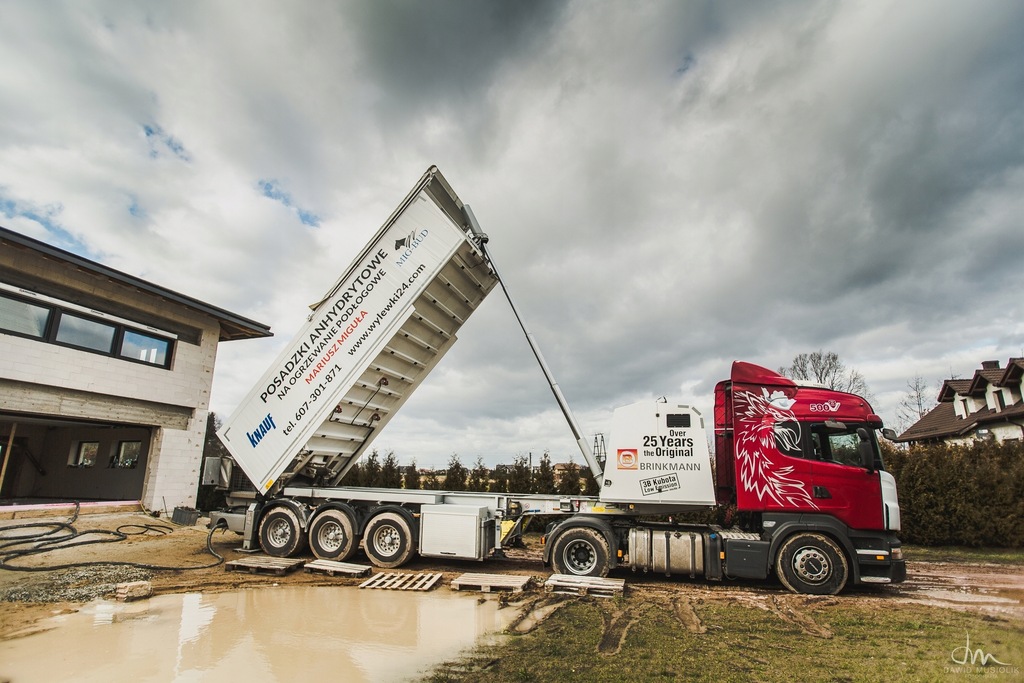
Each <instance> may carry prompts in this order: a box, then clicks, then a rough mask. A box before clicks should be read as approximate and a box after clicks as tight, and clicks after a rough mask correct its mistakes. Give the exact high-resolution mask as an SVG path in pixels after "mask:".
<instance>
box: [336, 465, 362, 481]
mask: <svg viewBox="0 0 1024 683" xmlns="http://www.w3.org/2000/svg"><path fill="white" fill-rule="evenodd" d="M341 483H342V484H343V485H345V486H365V485H366V484H364V483H363V468H362V466H361V465H360V464H359V463H356V464H355V465H353V466H352V469H350V470H349V471H348V474H346V475H345V478H344V479H342V480H341Z"/></svg>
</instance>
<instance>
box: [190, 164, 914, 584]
mask: <svg viewBox="0 0 1024 683" xmlns="http://www.w3.org/2000/svg"><path fill="white" fill-rule="evenodd" d="M487 242H488V239H487V236H486V235H485V234H484V233H483V232H482V231H481V230H480V228H479V226H478V224H477V222H476V218H475V217H474V215H473V212H472V210H471V209H470V208H469V206H468V205H464V204H463V203H462V201H461V200H460V199H459V198H458V196H457V195H456V194H455V192H454V191H453V190H452V188H451V186H450V185H449V184H448V182H447V181H446V180H445V179H444V177H443V176H442V175H441V173H440V172H439V171H438V169H437V168H436V167H432V168H430V169H429V170H428V171H427V172H426V173H425V174H424V176H423V177H422V178H421V179H420V181H419V182H418V183H417V184H416V186H415V187H414V188H413V190H412V191H411V192H410V193H409V194H408V196H406V198H405V199H404V200H403V202H402V203H401V204H400V205H399V207H398V208H397V209H396V210H395V211H394V213H392V215H391V216H390V217H389V218H388V220H387V221H386V222H385V223H384V225H383V226H382V227H381V229H380V230H379V231H378V232H377V234H376V235H375V236H374V237H373V239H371V240H370V242H369V244H368V245H367V246H366V247H365V248H364V249H363V250H362V252H360V253H359V255H358V256H357V257H356V258H355V260H354V261H353V262H352V264H351V266H350V267H349V268H348V269H347V270H346V271H345V273H344V274H343V275H342V277H341V278H339V279H338V281H337V282H336V283H335V285H334V286H333V287H332V288H331V289H330V290H329V291H328V293H327V294H326V295H325V296H324V298H323V299H322V300H321V301H320V302H319V303H318V304H317V305H315V306H314V307H313V312H312V313H311V314H310V316H309V319H308V322H307V324H306V325H305V326H304V327H303V328H302V329H301V330H300V331H299V332H298V334H297V335H296V336H295V338H294V339H293V340H292V342H291V344H290V345H289V346H288V347H287V348H286V349H285V350H284V351H283V352H282V353H281V355H280V356H279V357H278V358H277V360H275V361H274V363H272V364H271V366H270V367H269V368H268V369H267V371H266V372H265V373H264V374H263V376H262V377H260V378H259V379H258V380H257V381H256V382H255V383H254V386H253V389H252V390H251V391H250V392H249V394H248V395H247V396H246V398H245V399H244V400H243V401H242V403H241V405H240V406H239V407H238V408H237V409H236V411H235V412H234V413H233V414H232V415H231V416H230V417H229V418H228V419H227V420H226V421H225V423H224V425H223V427H222V428H221V430H220V431H219V432H218V434H219V436H220V438H221V440H222V441H223V442H224V445H225V446H226V447H227V449H228V451H229V452H230V453H231V458H230V459H229V460H226V461H224V462H221V461H219V460H217V459H210V460H211V461H213V462H210V461H208V462H207V463H206V474H205V477H206V481H208V482H214V481H216V482H219V483H221V484H222V485H224V486H226V487H227V486H229V482H230V481H231V480H232V479H235V480H236V481H237V480H238V479H239V477H237V476H234V477H233V476H232V474H233V468H234V467H236V466H237V467H238V468H240V469H241V471H242V472H244V474H245V477H246V478H247V479H248V481H249V482H251V484H252V486H251V487H244V486H243V487H236V490H234V491H230V492H229V493H228V494H227V498H226V500H227V502H228V509H226V510H223V511H219V512H214V513H213V514H212V515H211V525H216V524H224V525H227V527H228V528H230V529H232V530H234V531H237V532H239V533H241V534H242V535H243V547H244V548H245V549H249V550H255V549H256V548H257V547H260V548H262V549H263V551H264V552H266V553H268V554H270V555H274V556H290V555H294V554H297V553H300V552H302V551H304V550H305V549H306V547H307V545H308V547H309V549H310V550H311V551H312V553H313V554H314V555H315V556H317V557H318V558H321V559H328V560H337V561H344V560H347V559H349V558H351V557H352V556H353V555H354V554H355V553H356V552H358V551H359V550H360V549H362V550H363V551H364V552H365V554H366V556H367V557H368V558H369V560H370V561H371V562H372V563H373V564H375V565H377V566H379V567H385V568H392V567H397V566H400V565H402V564H404V563H406V562H408V561H409V560H410V559H411V558H412V557H413V556H414V555H416V554H419V555H422V556H426V557H442V558H444V557H450V558H460V559H472V560H484V559H486V558H488V557H491V556H494V555H500V554H501V551H502V548H503V546H505V545H507V543H508V539H510V538H514V537H515V536H516V534H517V533H518V531H519V530H520V529H521V525H522V523H523V521H524V520H526V519H528V518H529V517H531V516H533V515H553V516H556V517H555V518H556V519H557V520H558V521H557V522H555V523H553V524H551V525H549V528H548V531H547V533H546V534H545V547H544V562H545V564H547V565H551V566H553V568H554V570H555V571H557V572H559V573H563V574H576V575H584V576H606V575H607V574H608V572H609V571H612V570H614V569H617V568H630V569H633V570H640V571H645V572H646V571H655V572H660V573H665V574H669V575H684V576H690V577H704V578H707V579H710V580H722V579H734V578H747V579H765V578H768V577H770V576H771V575H772V574H775V575H776V576H777V577H778V578H779V579H780V580H781V581H782V583H783V584H785V585H786V586H787V587H788V588H790V589H791V590H793V591H796V592H801V593H814V594H834V593H837V592H839V591H840V590H842V589H843V587H844V586H846V585H848V584H882V583H895V582H900V581H903V580H904V579H905V577H906V565H905V563H904V561H903V556H902V546H901V543H900V541H899V539H898V538H897V536H896V532H897V531H899V529H900V512H899V504H898V502H897V497H896V484H895V481H894V479H893V477H892V476H891V475H890V474H889V473H887V472H886V471H885V470H884V469H883V463H882V459H881V455H880V452H879V448H878V441H877V438H878V436H877V433H878V432H879V431H880V430H881V429H882V421H881V419H880V418H879V417H878V416H877V415H876V414H874V412H873V411H872V409H871V406H870V405H869V404H868V402H867V401H866V400H864V399H863V398H861V397H859V396H856V395H853V394H848V393H843V392H838V391H832V390H829V389H826V388H823V387H820V386H809V385H805V384H800V383H797V382H794V381H793V380H791V379H788V378H786V377H783V376H780V375H779V374H777V373H774V372H772V371H770V370H767V369H765V368H761V367H758V366H756V365H752V364H749V363H742V362H736V363H734V364H733V367H732V374H731V376H730V377H729V379H727V380H724V381H722V382H720V383H719V384H718V386H717V387H716V389H715V412H714V421H715V423H714V435H715V436H714V442H715V444H714V445H715V456H714V461H712V458H711V455H710V453H709V448H708V438H707V432H706V431H705V424H704V417H703V415H702V414H701V413H700V412H699V411H698V410H697V409H695V408H693V407H690V406H685V405H674V404H670V403H666V402H663V401H642V402H639V403H634V404H632V405H628V406H623V407H620V408H618V409H617V410H615V412H614V415H613V419H612V424H611V436H610V440H609V446H608V456H607V457H606V458H603V459H601V458H598V457H595V455H594V453H593V452H592V451H591V448H590V446H589V444H588V442H587V440H586V439H584V438H583V436H582V434H581V431H580V428H579V425H578V424H577V422H576V419H575V418H574V417H573V414H572V411H571V410H570V409H569V406H568V404H567V402H566V401H565V398H564V396H563V394H562V392H561V389H560V388H559V386H558V384H557V383H556V382H555V381H554V379H553V377H552V375H551V372H550V369H549V368H548V366H547V363H546V362H545V361H544V358H543V356H542V355H541V353H540V350H539V348H538V347H537V344H536V341H535V340H534V338H533V335H531V334H530V333H529V331H528V330H527V329H526V326H525V325H524V324H523V323H522V318H521V316H520V315H519V311H518V309H517V308H516V305H515V303H514V301H513V300H512V298H511V296H509V293H508V290H507V289H505V288H504V285H503V283H502V282H501V278H500V276H499V275H498V271H497V268H496V266H495V264H494V261H493V259H492V258H491V256H490V254H489V253H488V251H487V248H486V244H487ZM498 284H502V289H503V291H504V292H505V295H506V297H507V298H508V301H509V304H510V305H511V306H512V310H513V312H514V313H515V314H516V318H517V319H518V320H519V322H520V325H522V327H523V331H524V333H525V334H526V338H527V341H528V343H529V344H530V346H531V349H532V350H533V351H534V353H535V355H536V357H537V360H538V362H539V363H540V366H541V369H542V371H543V372H544V375H545V377H546V378H547V380H548V383H549V386H550V387H551V390H552V392H553V394H554V396H555V399H556V401H557V402H558V405H559V406H560V408H561V409H562V411H563V414H564V415H565V417H566V420H567V422H568V424H569V427H570V430H571V431H572V433H573V435H574V437H575V439H576V441H577V444H578V445H579V448H580V451H581V452H582V454H583V457H584V459H585V461H586V463H587V466H588V467H589V469H590V471H591V473H592V474H593V475H594V477H595V478H596V479H597V481H598V482H599V483H600V494H599V495H598V496H596V497H588V496H582V495H580V496H559V495H531V494H519V493H483V492H479V493H476V492H451V491H419V490H405V489H380V488H360V487H346V486H343V485H342V480H343V479H344V477H345V474H346V473H347V472H348V471H349V470H350V469H351V467H352V466H353V465H354V464H355V463H356V462H357V461H358V460H359V458H360V457H361V456H362V455H363V454H364V453H366V451H367V448H368V447H369V445H370V443H371V442H372V440H373V439H374V437H375V436H376V434H377V433H378V432H379V431H380V430H381V429H382V428H383V427H384V426H385V425H386V424H387V422H388V420H389V419H390V418H391V417H392V416H393V415H394V414H395V412H396V411H397V410H398V409H399V408H401V406H402V405H403V404H404V402H405V401H406V399H408V397H409V396H410V394H411V393H412V392H413V391H414V390H415V389H416V387H417V386H419V385H420V384H421V383H422V382H423V380H424V379H425V377H426V376H427V375H428V374H429V372H430V371H431V370H432V369H433V367H434V366H435V365H436V364H437V362H438V361H439V360H440V359H441V357H442V356H443V355H444V353H446V352H447V351H448V349H449V348H451V346H452V344H454V343H455V339H456V337H455V334H456V332H457V331H458V330H459V329H460V328H461V327H462V325H463V324H464V323H465V322H466V320H467V319H468V317H469V316H470V314H472V312H473V311H474V310H475V309H476V308H477V307H478V306H479V305H480V303H481V302H482V301H483V300H484V298H485V297H486V296H487V295H488V293H489V292H490V291H492V290H493V289H494V287H495V286H496V285H498ZM886 431H888V430H886ZM716 506H731V507H733V508H734V509H735V515H734V516H735V522H736V526H734V527H733V528H729V529H723V528H719V527H717V526H700V525H691V524H680V523H674V522H671V521H666V522H651V521H645V520H649V519H651V518H654V519H671V517H672V516H673V515H679V514H680V513H684V512H689V511H694V510H706V509H708V508H712V507H716Z"/></svg>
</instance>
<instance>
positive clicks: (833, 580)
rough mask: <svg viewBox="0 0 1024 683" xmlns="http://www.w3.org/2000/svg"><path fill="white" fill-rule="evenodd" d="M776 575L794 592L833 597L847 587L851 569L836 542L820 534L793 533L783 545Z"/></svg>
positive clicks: (776, 565) (776, 567)
mask: <svg viewBox="0 0 1024 683" xmlns="http://www.w3.org/2000/svg"><path fill="white" fill-rule="evenodd" d="M775 573H776V574H777V575H778V577H779V580H780V581H782V583H783V585H784V586H786V588H788V589H789V590H791V591H793V592H794V593H809V594H811V595H835V594H836V593H838V592H839V591H841V590H843V587H844V586H846V578H847V576H849V573H850V568H849V565H848V563H847V561H846V555H844V554H843V550H842V548H840V547H839V546H838V545H836V543H835V541H833V540H832V539H831V538H828V537H827V536H823V535H822V534H796V535H795V536H792V537H790V538H788V539H786V541H785V543H783V544H782V548H781V549H780V550H779V557H778V559H777V560H776V561H775Z"/></svg>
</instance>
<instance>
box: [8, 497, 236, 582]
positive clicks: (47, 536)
mask: <svg viewBox="0 0 1024 683" xmlns="http://www.w3.org/2000/svg"><path fill="white" fill-rule="evenodd" d="M79 509H80V506H79V505H78V504H77V503H76V504H75V513H74V515H73V516H72V518H71V519H70V520H69V521H67V522H32V523H29V524H17V525H13V526H8V527H3V528H0V534H4V533H6V532H8V531H11V530H16V529H46V531H43V532H41V533H36V534H25V535H16V536H14V537H13V538H11V539H10V540H8V541H7V542H6V543H0V569H8V570H10V571H18V572H50V571H55V570H59V569H73V568H76V567H96V566H119V567H137V568H139V569H149V570H153V571H187V570H190V569H210V568H211V567H216V566H218V565H220V564H222V563H223V562H224V557H223V556H221V555H220V554H218V553H217V551H215V550H214V549H213V532H215V531H217V530H218V529H221V530H226V529H227V524H226V523H225V521H224V520H220V521H219V522H218V523H217V525H216V526H214V527H213V528H211V529H210V533H209V534H207V535H206V550H207V552H209V553H210V554H211V555H213V556H214V557H215V558H217V561H216V562H213V563H211V564H204V565H197V566H187V567H171V566H165V565H158V564H146V563H144V562H120V561H106V560H97V561H94V562H72V563H68V564H59V565H53V566H49V567H19V566H16V565H12V564H10V561H11V560H15V559H17V558H20V557H29V556H31V555H40V554H42V553H48V552H51V551H54V550H62V549H65V548H76V547H78V546H83V545H91V544H93V543H116V542H118V541H123V540H126V539H127V538H128V536H129V535H132V536H137V535H143V534H149V533H154V534H159V535H166V534H169V533H171V532H172V531H174V529H173V528H171V527H169V526H167V525H164V524H123V525H121V526H119V527H118V528H117V529H116V530H114V531H110V530H108V529H90V530H87V531H81V532H80V531H78V530H77V529H76V528H75V527H74V526H73V523H74V521H75V520H77V519H78V512H79ZM126 529H140V531H130V532H129V531H126ZM61 531H63V532H65V533H64V534H63V535H60V536H54V535H55V534H58V533H59V532H61ZM89 535H93V536H97V537H98V538H94V539H91V540H86V541H77V542H72V541H76V540H77V539H81V538H85V537H86V536H89ZM51 536H52V537H51ZM28 544H31V547H29V548H23V549H20V550H19V549H15V548H17V546H23V545H28Z"/></svg>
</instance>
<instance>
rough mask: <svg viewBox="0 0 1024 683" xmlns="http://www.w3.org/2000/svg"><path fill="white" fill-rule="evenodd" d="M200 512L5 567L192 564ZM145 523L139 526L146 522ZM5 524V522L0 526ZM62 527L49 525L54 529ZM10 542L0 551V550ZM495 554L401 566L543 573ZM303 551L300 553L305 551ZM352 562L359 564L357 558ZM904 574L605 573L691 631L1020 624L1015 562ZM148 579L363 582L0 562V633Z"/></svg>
mask: <svg viewBox="0 0 1024 683" xmlns="http://www.w3.org/2000/svg"><path fill="white" fill-rule="evenodd" d="M33 521H35V522H46V523H52V522H53V521H54V520H53V519H52V518H51V519H45V520H15V521H0V546H2V545H3V544H5V543H9V542H10V540H11V539H12V538H14V537H15V536H21V535H24V534H28V533H40V532H45V531H48V530H49V528H47V527H37V528H30V529H20V530H14V529H10V527H11V525H21V524H26V523H30V522H33ZM205 521H206V520H205V519H200V520H199V522H198V524H197V525H196V526H190V527H185V526H178V525H175V524H172V523H171V522H170V521H169V520H166V519H154V518H151V517H148V516H146V515H143V514H128V513H125V514H107V515H88V516H82V517H81V518H79V519H78V520H77V521H76V522H75V524H74V526H75V528H76V529H77V530H78V532H79V533H80V534H81V535H80V536H78V537H77V538H76V539H74V541H72V542H75V543H81V542H84V541H90V540H105V541H106V540H109V541H115V542H104V543H93V544H89V545H79V546H78V547H72V548H65V549H59V550H54V551H52V552H48V553H45V554H43V555H32V556H26V557H19V558H13V559H10V560H9V561H8V565H9V566H17V567H31V568H42V567H54V566H57V565H70V564H78V563H89V562H94V563H111V562H118V563H143V564H147V565H161V566H166V567H199V566H205V565H210V564H212V563H214V562H216V561H217V560H216V558H214V557H213V556H212V555H210V554H209V553H208V551H207V536H208V531H207V529H206V528H205V526H204V524H205ZM147 525H148V526H147ZM5 529H6V530H5ZM101 529H102V530H107V531H110V530H116V529H120V530H121V532H122V533H124V534H126V535H127V537H126V538H125V539H123V540H115V537H113V536H109V535H100V534H88V533H86V532H87V531H90V530H101ZM60 533H64V532H62V531H55V532H54V535H55V536H56V535H58V534H60ZM211 545H212V548H213V550H214V551H216V552H217V553H219V554H220V555H222V556H223V557H224V558H225V560H227V561H230V560H235V559H239V558H242V557H248V556H250V554H248V553H242V552H240V548H241V539H240V537H239V536H238V535H236V534H232V533H230V532H228V533H225V532H222V531H217V532H215V533H214V534H213V536H212V543H211ZM10 549H11V548H10V547H7V548H6V549H5V550H4V552H7V551H9V550H10ZM506 552H507V555H508V557H507V558H506V559H500V560H498V559H493V560H489V561H487V562H484V563H478V562H458V561H439V560H432V559H423V558H417V559H416V560H414V561H413V562H412V563H410V564H409V565H406V566H405V567H403V568H402V569H401V570H398V571H403V572H441V573H443V579H442V585H448V584H449V583H450V581H451V580H452V579H454V578H456V577H457V576H459V575H460V574H462V573H465V572H485V573H490V574H499V573H508V574H523V575H532V576H534V577H536V580H535V581H534V586H535V587H537V586H540V585H542V584H543V580H544V578H546V577H547V576H548V575H549V574H550V573H551V572H550V571H549V570H547V569H546V568H545V567H544V566H543V565H542V564H541V562H540V554H541V547H540V545H539V543H538V542H537V541H536V540H534V541H532V542H528V545H527V547H526V548H522V549H519V548H513V549H509V550H507V551H506ZM310 559H312V558H310ZM353 562H357V563H363V564H368V562H367V561H366V559H365V557H363V556H362V555H361V554H360V555H357V556H356V557H355V558H354V559H353ZM908 574H909V577H908V580H907V582H906V583H904V584H900V585H896V586H884V587H871V588H854V589H848V590H847V591H845V592H844V593H843V594H842V595H839V596H836V597H815V596H800V595H794V594H792V593H789V592H788V591H786V590H785V589H783V588H782V587H781V586H780V585H779V584H778V583H773V582H750V583H745V582H725V583H709V582H705V581H701V580H691V579H686V578H682V579H681V578H677V577H672V578H666V577H663V576H655V575H650V574H642V573H633V572H630V571H628V570H626V571H622V570H620V571H617V572H615V573H613V576H614V577H619V578H625V579H626V581H627V586H628V592H627V597H628V599H629V601H630V602H633V601H647V602H651V603H656V604H660V605H663V606H664V607H666V608H667V609H671V610H673V611H674V612H675V614H676V616H677V618H678V619H679V621H680V622H681V623H682V624H683V625H684V626H685V627H686V628H687V629H689V630H692V631H693V632H695V633H701V632H703V629H704V628H705V627H704V625H703V624H702V623H701V621H700V619H699V618H698V617H697V613H696V612H695V610H694V607H693V606H694V605H697V604H705V603H708V602H719V601H721V602H726V603H733V604H740V605H744V606H747V607H750V608H754V609H759V610H766V611H768V612H771V613H773V614H774V615H775V616H777V617H778V618H780V619H783V620H784V621H787V622H789V623H792V624H794V625H795V626H797V627H799V628H800V629H801V630H803V631H805V632H806V633H808V634H811V635H818V636H824V637H828V635H829V634H827V633H823V632H822V630H823V629H824V630H827V627H825V626H821V625H818V624H817V623H815V621H814V619H813V618H812V617H811V616H810V611H811V610H810V608H811V607H813V606H816V605H821V604H822V602H823V601H828V602H829V603H830V604H831V603H833V602H834V603H842V602H843V601H848V600H850V601H859V604H861V605H863V602H862V601H865V600H869V601H878V602H879V603H880V604H879V609H884V608H886V607H891V606H898V604H899V603H918V604H927V605H932V606H938V607H943V608H948V609H955V610H966V611H971V612H974V613H980V614H985V615H990V616H999V617H1005V618H1009V619H1012V620H1015V621H1020V622H1021V623H1024V575H1022V573H1021V572H1020V570H1019V567H1018V566H1015V565H998V564H987V563H969V562H934V561H929V562H915V561H913V558H912V557H911V561H910V562H909V563H908ZM135 580H148V581H150V582H151V583H152V587H153V591H154V593H157V594H161V593H183V592H195V591H201V592H218V591H226V590H235V589H240V588H259V587H269V586H274V585H282V584H286V585H307V586H314V585H358V583H360V582H361V581H362V580H363V579H353V578H343V577H332V576H328V575H325V574H318V573H311V572H307V571H303V570H301V569H300V570H298V571H294V572H291V573H288V574H285V575H283V576H277V575H273V574H261V573H257V574H252V573H248V572H244V571H242V572H240V571H229V570H227V569H226V568H225V566H224V565H223V564H219V565H217V566H207V567H206V568H202V569H193V570H185V569H169V570H156V569H145V568H139V567H133V566H127V565H112V564H95V565H89V566H84V567H69V568H66V569H58V570H53V571H32V572H28V571H15V570H12V569H9V568H4V569H0V639H10V638H17V637H20V636H24V635H27V634H30V633H33V632H36V631H37V630H40V629H42V628H45V625H44V624H43V623H41V622H42V620H44V619H45V618H46V617H49V616H52V615H54V614H59V613H63V612H69V611H74V610H76V609H78V607H79V606H80V605H81V604H83V603H84V602H87V601H88V600H90V599H92V598H93V597H112V596H113V592H114V586H115V585H116V584H117V583H122V582H126V581H135ZM526 598H527V599H526V600H525V601H524V603H526V604H530V605H531V606H532V607H534V608H535V609H532V610H526V612H525V613H526V614H527V616H528V618H526V619H524V621H523V622H522V623H521V624H519V625H518V627H517V630H520V631H522V630H526V629H529V628H531V626H532V624H533V622H535V621H537V620H538V617H539V618H542V617H543V613H544V610H543V609H542V608H543V604H544V603H545V602H547V600H546V598H545V596H544V594H543V593H542V592H540V591H539V590H538V591H537V593H536V594H535V595H534V596H533V597H532V598H531V597H530V596H526ZM610 618H611V619H612V621H613V623H610V624H607V625H606V626H607V627H608V628H607V629H606V630H607V633H608V634H610V635H609V637H608V643H606V644H603V647H605V648H607V649H611V650H613V649H614V648H615V647H617V645H618V643H620V642H621V637H620V638H616V637H615V635H616V634H617V633H618V635H620V636H623V635H624V633H625V631H626V630H627V629H628V627H629V617H628V615H622V619H621V622H622V623H614V622H615V615H614V614H613V615H611V617H610Z"/></svg>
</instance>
